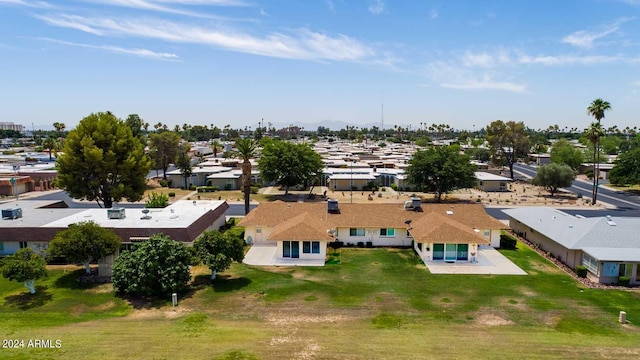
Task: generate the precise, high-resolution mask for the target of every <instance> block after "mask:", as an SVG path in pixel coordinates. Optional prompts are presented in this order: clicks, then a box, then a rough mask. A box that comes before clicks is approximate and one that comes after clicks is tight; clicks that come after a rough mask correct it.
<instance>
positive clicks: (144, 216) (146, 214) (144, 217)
mask: <svg viewBox="0 0 640 360" xmlns="http://www.w3.org/2000/svg"><path fill="white" fill-rule="evenodd" d="M140 219H141V220H149V219H151V215H149V209H142V217H141V218H140Z"/></svg>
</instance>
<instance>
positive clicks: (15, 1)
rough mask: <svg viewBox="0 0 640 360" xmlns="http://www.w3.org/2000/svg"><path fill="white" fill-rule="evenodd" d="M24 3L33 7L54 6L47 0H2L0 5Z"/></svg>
mask: <svg viewBox="0 0 640 360" xmlns="http://www.w3.org/2000/svg"><path fill="white" fill-rule="evenodd" d="M2 4H11V5H22V6H27V7H32V8H52V7H53V6H52V5H51V4H49V3H48V2H46V1H27V0H0V5H2Z"/></svg>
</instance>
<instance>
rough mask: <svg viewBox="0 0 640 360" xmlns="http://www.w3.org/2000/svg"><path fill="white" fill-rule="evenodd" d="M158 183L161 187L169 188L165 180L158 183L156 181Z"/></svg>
mask: <svg viewBox="0 0 640 360" xmlns="http://www.w3.org/2000/svg"><path fill="white" fill-rule="evenodd" d="M158 183H159V184H160V186H162V187H169V181H167V180H160V181H158Z"/></svg>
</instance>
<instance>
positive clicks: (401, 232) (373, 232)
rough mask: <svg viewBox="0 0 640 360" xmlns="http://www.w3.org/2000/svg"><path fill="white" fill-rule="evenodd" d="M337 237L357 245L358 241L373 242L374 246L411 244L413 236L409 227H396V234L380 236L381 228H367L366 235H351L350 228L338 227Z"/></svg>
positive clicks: (346, 242)
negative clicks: (410, 234)
mask: <svg viewBox="0 0 640 360" xmlns="http://www.w3.org/2000/svg"><path fill="white" fill-rule="evenodd" d="M336 230H337V233H336V236H335V237H336V239H338V240H339V241H342V242H344V243H345V245H346V244H348V243H351V244H354V245H357V244H358V242H363V243H365V244H366V243H367V242H372V243H373V244H372V245H373V246H411V242H412V241H413V238H412V237H410V236H407V229H405V228H396V229H395V236H392V237H391V236H380V228H365V234H364V236H350V235H349V228H338V229H336Z"/></svg>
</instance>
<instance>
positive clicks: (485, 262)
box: [426, 245, 527, 275]
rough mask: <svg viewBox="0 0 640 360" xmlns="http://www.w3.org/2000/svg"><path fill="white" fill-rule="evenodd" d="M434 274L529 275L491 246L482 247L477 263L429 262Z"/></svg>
mask: <svg viewBox="0 0 640 360" xmlns="http://www.w3.org/2000/svg"><path fill="white" fill-rule="evenodd" d="M426 265H427V268H428V269H429V271H430V272H431V273H432V274H477V275H527V273H526V272H524V270H522V269H520V268H519V267H518V266H517V265H516V264H514V263H512V262H511V260H509V259H507V258H506V257H505V256H504V255H502V254H501V253H500V252H499V251H498V250H496V249H494V248H492V247H490V246H486V245H485V246H480V247H479V248H478V255H477V256H476V262H475V263H469V262H466V261H465V262H453V263H447V262H443V261H428V262H427V264H426Z"/></svg>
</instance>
